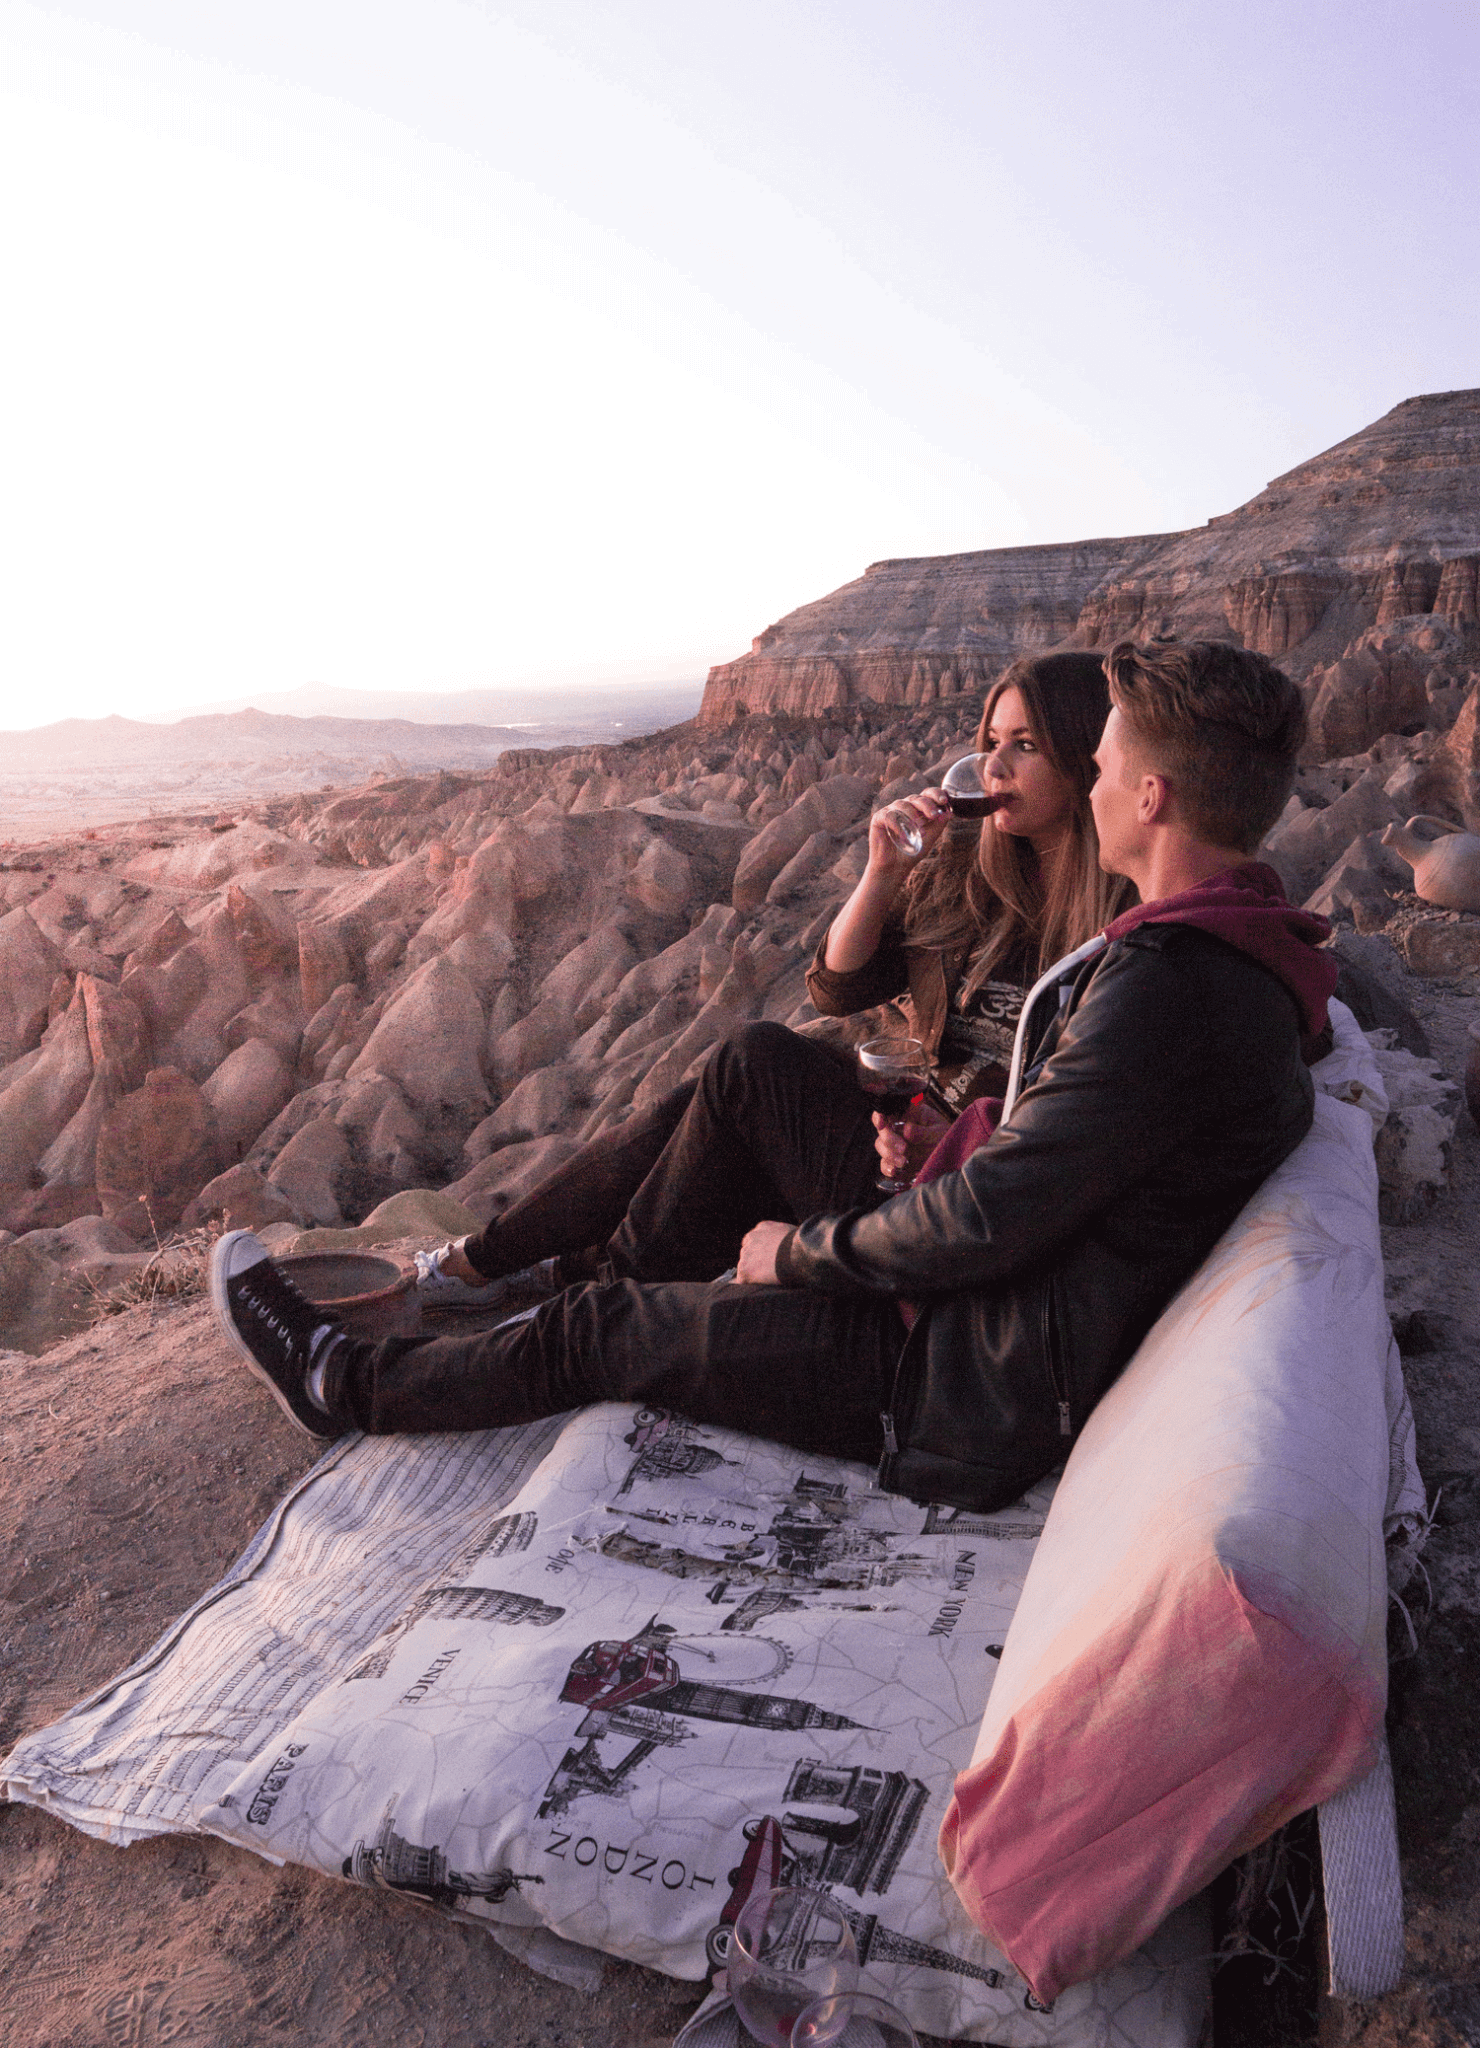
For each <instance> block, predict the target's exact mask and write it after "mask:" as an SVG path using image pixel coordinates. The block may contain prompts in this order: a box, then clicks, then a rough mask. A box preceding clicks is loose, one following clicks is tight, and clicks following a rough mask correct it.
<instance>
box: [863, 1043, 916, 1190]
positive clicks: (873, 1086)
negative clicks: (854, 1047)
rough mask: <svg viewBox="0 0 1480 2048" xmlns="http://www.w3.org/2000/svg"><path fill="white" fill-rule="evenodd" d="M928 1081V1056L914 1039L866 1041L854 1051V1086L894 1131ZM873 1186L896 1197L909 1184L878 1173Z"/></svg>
mask: <svg viewBox="0 0 1480 2048" xmlns="http://www.w3.org/2000/svg"><path fill="white" fill-rule="evenodd" d="M929 1079H930V1055H929V1053H927V1052H926V1050H925V1048H924V1046H923V1045H922V1044H921V1043H920V1041H919V1039H918V1038H866V1039H865V1040H864V1041H863V1044H862V1045H860V1046H859V1048H858V1084H859V1086H860V1087H861V1088H862V1090H863V1092H864V1094H865V1095H867V1096H869V1097H870V1098H871V1099H872V1101H873V1105H874V1107H875V1109H877V1110H878V1111H879V1112H880V1113H881V1114H882V1115H883V1116H884V1117H885V1118H886V1119H887V1120H888V1121H889V1124H890V1128H891V1129H893V1130H895V1131H897V1130H898V1129H899V1127H900V1124H901V1122H902V1121H903V1118H904V1114H905V1111H906V1110H907V1109H908V1108H909V1106H910V1104H911V1103H912V1102H913V1101H914V1099H915V1097H916V1096H917V1095H921V1094H923V1093H924V1090H925V1083H926V1082H927V1081H928V1080H929ZM874 1186H875V1187H876V1188H879V1189H880V1190H881V1191H882V1192H883V1193H884V1194H886V1195H898V1194H901V1193H903V1191H904V1189H906V1188H907V1187H908V1186H909V1182H908V1181H907V1180H892V1179H891V1178H890V1177H889V1175H888V1174H886V1173H881V1174H880V1175H879V1178H878V1179H877V1180H876V1181H875V1182H874Z"/></svg>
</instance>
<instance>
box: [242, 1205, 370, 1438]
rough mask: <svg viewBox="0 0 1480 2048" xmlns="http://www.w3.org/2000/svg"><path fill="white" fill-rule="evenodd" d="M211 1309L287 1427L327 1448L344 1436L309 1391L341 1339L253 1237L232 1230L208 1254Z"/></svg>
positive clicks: (326, 1317) (325, 1316) (334, 1325)
mask: <svg viewBox="0 0 1480 2048" xmlns="http://www.w3.org/2000/svg"><path fill="white" fill-rule="evenodd" d="M211 1304H212V1306H213V1307H214V1309H215V1311H216V1319H217V1321H218V1322H219V1323H220V1325H221V1327H222V1329H223V1330H224V1331H225V1332H226V1334H227V1336H228V1337H229V1338H230V1339H231V1341H232V1343H233V1344H234V1345H235V1346H236V1348H237V1350H238V1351H239V1352H240V1353H241V1355H242V1357H243V1358H244V1359H245V1360H246V1361H247V1364H248V1365H249V1366H250V1367H251V1368H252V1370H253V1372H254V1373H256V1375H257V1377H258V1379H259V1380H261V1382H262V1384H263V1385H264V1386H265V1387H266V1388H267V1390H268V1392H269V1393H270V1394H271V1395H272V1397H273V1399H274V1400H275V1401H276V1402H277V1404H278V1406H279V1408H281V1409H282V1411H283V1413H284V1415H286V1416H287V1418H288V1420H289V1421H290V1422H293V1423H296V1424H297V1426H298V1428H299V1429H301V1430H302V1431H303V1433H304V1435H305V1436H313V1437H318V1438H319V1439H320V1440H321V1441H324V1442H327V1441H329V1440H330V1439H331V1438H333V1437H337V1436H342V1435H343V1434H344V1431H343V1429H342V1428H341V1427H340V1426H339V1425H338V1424H336V1423H335V1422H333V1421H332V1420H331V1419H330V1417H329V1416H328V1415H327V1414H326V1413H325V1412H324V1410H323V1409H322V1408H321V1407H320V1406H319V1405H318V1403H317V1402H316V1401H314V1400H313V1399H312V1398H311V1397H310V1394H309V1390H308V1378H309V1374H310V1372H311V1371H312V1370H313V1368H314V1367H315V1366H316V1365H318V1364H321V1363H322V1361H323V1358H324V1356H325V1354H326V1352H327V1350H328V1348H329V1346H330V1345H331V1344H332V1342H333V1340H334V1339H335V1338H336V1337H340V1336H343V1334H344V1332H343V1330H342V1328H341V1326H340V1325H339V1324H338V1323H336V1322H335V1321H334V1319H333V1317H332V1316H330V1315H328V1314H326V1312H325V1311H324V1310H323V1309H322V1308H320V1307H318V1306H317V1305H316V1304H315V1303H314V1302H311V1301H309V1300H308V1299H307V1297H306V1296H304V1295H302V1294H300V1293H299V1292H298V1289H297V1288H296V1287H295V1286H294V1285H293V1283H292V1281H291V1280H288V1279H286V1278H285V1277H284V1276H283V1275H282V1274H281V1273H280V1272H279V1271H278V1269H277V1267H276V1266H275V1265H274V1264H273V1263H272V1260H271V1259H270V1258H269V1257H268V1255H267V1247H266V1245H265V1244H263V1242H262V1240H261V1238H260V1237H255V1236H254V1235H253V1234H252V1232H251V1231H250V1230H228V1231H227V1233H226V1235H225V1236H224V1237H223V1238H222V1239H221V1240H220V1242H219V1243H218V1244H217V1246H216V1249H215V1251H214V1252H213V1253H212V1254H211Z"/></svg>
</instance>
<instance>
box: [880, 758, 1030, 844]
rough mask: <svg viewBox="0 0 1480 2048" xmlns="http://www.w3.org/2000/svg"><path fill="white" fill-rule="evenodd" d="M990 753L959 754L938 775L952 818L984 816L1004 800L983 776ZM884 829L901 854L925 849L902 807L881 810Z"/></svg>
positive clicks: (918, 831)
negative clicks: (958, 756) (939, 775)
mask: <svg viewBox="0 0 1480 2048" xmlns="http://www.w3.org/2000/svg"><path fill="white" fill-rule="evenodd" d="M991 758H992V757H991V755H990V754H963V755H962V756H961V758H960V760H959V761H953V762H952V763H951V765H950V767H949V768H947V770H946V772H945V774H944V775H943V776H942V777H941V781H940V786H941V789H942V790H943V791H944V793H945V799H946V802H947V804H949V806H950V810H951V816H952V817H953V818H988V817H990V816H991V814H992V812H993V811H1000V810H1001V808H1002V806H1003V804H1005V803H1006V801H1007V797H1006V793H1005V792H1004V791H1001V790H994V789H993V788H992V786H991V784H990V783H989V781H988V779H987V763H988V762H989V761H990V760H991ZM884 829H885V831H886V832H888V834H889V837H890V838H891V839H892V840H893V841H894V843H895V845H896V846H897V847H898V848H899V850H900V852H901V853H908V854H910V855H912V856H914V857H915V858H916V859H918V857H919V856H920V855H921V854H922V853H923V852H924V851H925V835H924V833H923V832H922V831H921V830H920V828H919V826H918V825H917V824H916V823H915V820H914V819H913V818H912V817H911V816H910V814H909V812H908V811H906V810H899V809H896V808H895V807H894V806H893V805H892V804H891V805H890V807H889V809H888V810H887V811H886V812H885V813H884Z"/></svg>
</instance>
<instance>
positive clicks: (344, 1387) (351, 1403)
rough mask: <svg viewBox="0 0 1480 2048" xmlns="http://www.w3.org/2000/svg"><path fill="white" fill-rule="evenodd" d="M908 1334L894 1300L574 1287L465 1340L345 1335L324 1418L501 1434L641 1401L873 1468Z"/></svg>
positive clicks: (795, 1292) (655, 1286)
mask: <svg viewBox="0 0 1480 2048" xmlns="http://www.w3.org/2000/svg"><path fill="white" fill-rule="evenodd" d="M904 1339H905V1328H904V1323H903V1322H902V1320H901V1318H900V1315H899V1311H898V1309H897V1308H896V1306H895V1304H894V1302H893V1300H892V1299H889V1298H880V1297H878V1296H874V1295H837V1294H818V1293H815V1292H813V1291H812V1290H811V1289H810V1288H800V1287H798V1288H792V1287H754V1286H742V1285H741V1284H740V1283H738V1282H736V1281H725V1280H719V1281H710V1282H703V1281H693V1280H677V1281H666V1282H658V1283H653V1282H647V1283H644V1282H642V1281H638V1280H614V1281H609V1282H606V1283H604V1284H600V1285H590V1286H585V1287H568V1288H567V1289H566V1290H565V1292H564V1293H563V1294H557V1295H555V1296H553V1297H552V1299H551V1300H549V1301H548V1302H546V1303H544V1304H543V1305H542V1306H541V1307H540V1308H539V1309H538V1310H536V1311H535V1313H534V1314H533V1315H531V1316H523V1317H519V1318H518V1319H517V1320H515V1321H513V1322H508V1323H501V1324H500V1325H499V1326H498V1327H497V1328H496V1329H493V1330H483V1331H480V1332H478V1333H476V1334H475V1335H471V1336H450V1337H431V1338H418V1337H391V1338H387V1339H385V1340H384V1341H383V1342H381V1343H379V1344H372V1343H366V1342H363V1341H359V1340H350V1341H347V1342H346V1343H344V1344H342V1345H340V1346H339V1347H338V1348H337V1349H336V1350H335V1351H334V1352H333V1354H332V1355H331V1357H330V1360H329V1364H328V1368H327V1370H326V1372H325V1375H324V1398H325V1403H326V1405H327V1407H328V1409H329V1412H330V1414H331V1415H332V1416H333V1417H334V1418H335V1419H336V1420H337V1421H339V1422H343V1423H345V1424H347V1425H348V1424H353V1425H354V1426H355V1427H356V1428H358V1429H363V1430H367V1431H369V1432H370V1433H371V1434H374V1435H384V1434H387V1433H388V1432H392V1431H397V1430H413V1431H419V1430H463V1429H494V1428H499V1427H502V1426H504V1425H506V1424H508V1423H513V1422H529V1421H532V1420H533V1419H534V1418H535V1417H536V1416H540V1415H559V1414H562V1413H563V1412H564V1411H565V1410H566V1409H567V1408H580V1407H586V1406H588V1405H589V1404H590V1403H592V1402H595V1401H644V1402H647V1403H650V1404H653V1405H656V1406H659V1407H664V1408H675V1409H677V1410H679V1411H680V1412H681V1413H682V1414H684V1415H687V1416H689V1417H690V1418H691V1419H692V1420H693V1421H695V1422H710V1423H721V1424H724V1425H726V1426H727V1427H729V1428H731V1429H741V1430H745V1431H747V1432H749V1434H751V1435H752V1436H764V1437H771V1438H773V1439H775V1440H776V1441H777V1442H779V1443H786V1444H792V1445H794V1446H795V1448H796V1449H797V1450H800V1451H814V1452H819V1453H823V1454H826V1455H830V1456H833V1457H838V1458H861V1459H866V1460H873V1459H875V1458H877V1457H878V1456H879V1453H880V1451H881V1450H882V1448H883V1442H882V1431H881V1429H880V1424H879V1417H880V1414H881V1413H882V1412H883V1410H884V1409H885V1408H887V1407H888V1405H889V1395H890V1389H891V1384H892V1380H893V1374H894V1366H895V1362H896V1360H897V1359H898V1357H899V1353H900V1351H901V1350H902V1349H903V1346H904Z"/></svg>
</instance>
